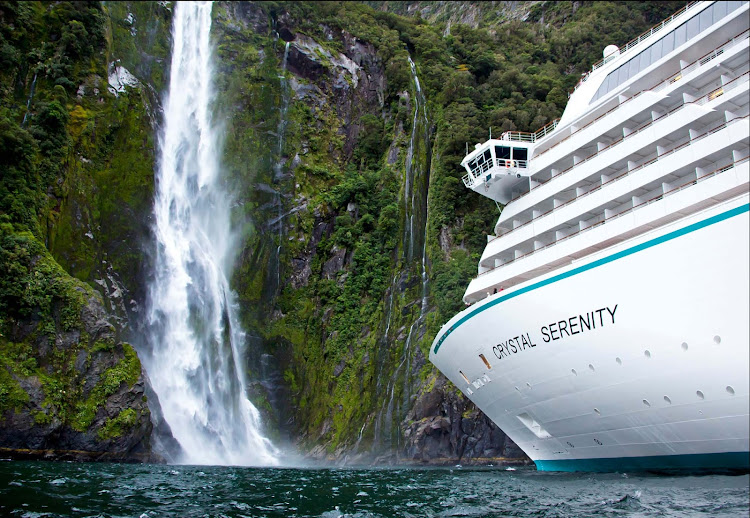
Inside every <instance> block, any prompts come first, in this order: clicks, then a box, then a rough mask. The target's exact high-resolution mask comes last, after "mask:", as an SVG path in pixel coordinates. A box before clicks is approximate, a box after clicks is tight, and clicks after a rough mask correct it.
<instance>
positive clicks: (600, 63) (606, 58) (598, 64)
mask: <svg viewBox="0 0 750 518" xmlns="http://www.w3.org/2000/svg"><path fill="white" fill-rule="evenodd" d="M696 4H698V2H690V3H689V4H687V5H686V6H685V7H683V8H682V9H680V10H679V11H677V12H676V13H674V14H673V15H672V16H670V17H669V18H667V19H665V20H664V21H662V22H661V23H660V24H658V25H654V26H653V27H651V29H649V30H647V31H646V32H644V33H643V34H641V35H640V36H638V37H637V38H634V39H632V40H630V41H629V42H628V43H626V44H625V46H624V47H623V48H621V49H618V50H616V51H615V52H613V53H612V54H609V55H607V56H604V57H603V58H602V59H600V60H599V61H597V62H596V63H594V64H593V65H592V67H591V70H590V71H589V72H586V73H585V74H583V76H582V77H581V79H580V80H579V81H578V83H577V84H576V85H575V87H574V88H573V91H572V92H571V94H572V93H573V92H575V91H576V90H577V89H578V87H579V86H581V85H582V84H583V83H585V82H586V81H587V80H588V78H589V76H590V75H591V73H592V72H594V71H595V70H597V69H599V68H601V67H602V66H603V65H604V64H605V63H609V62H610V61H611V60H612V57H613V56H614V55H617V56H622V55H623V54H625V53H626V52H627V51H629V50H630V49H632V48H633V47H635V46H636V45H638V44H639V43H640V42H642V41H643V40H645V39H646V38H648V37H649V36H651V35H652V34H656V33H657V32H659V31H660V30H662V29H663V28H664V27H666V26H667V25H669V23H671V22H672V20H674V19H675V18H677V17H678V16H680V15H682V14H683V13H685V12H687V11H688V10H689V9H691V8H692V7H694V6H695V5H696ZM568 95H569V96H570V94H568Z"/></svg>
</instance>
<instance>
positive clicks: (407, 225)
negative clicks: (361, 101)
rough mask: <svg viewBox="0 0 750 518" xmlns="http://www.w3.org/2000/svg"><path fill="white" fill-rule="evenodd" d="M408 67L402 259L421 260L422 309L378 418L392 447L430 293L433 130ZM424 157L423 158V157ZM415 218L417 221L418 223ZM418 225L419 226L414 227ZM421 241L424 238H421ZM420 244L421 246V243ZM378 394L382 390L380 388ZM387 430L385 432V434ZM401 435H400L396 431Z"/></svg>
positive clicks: (383, 441)
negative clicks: (410, 96)
mask: <svg viewBox="0 0 750 518" xmlns="http://www.w3.org/2000/svg"><path fill="white" fill-rule="evenodd" d="M408 60H409V66H410V68H411V74H412V81H413V84H414V91H415V95H414V118H413V120H412V129H411V138H410V139H409V147H408V149H407V152H406V160H405V169H406V171H405V178H404V214H405V216H404V236H403V240H402V249H403V254H402V259H403V265H404V267H405V268H410V267H411V266H412V265H413V264H414V263H415V262H416V260H417V259H418V260H419V263H418V268H420V277H421V281H422V294H421V295H422V297H421V309H420V314H419V317H418V318H417V319H416V320H415V321H414V322H413V323H412V324H411V326H410V327H409V333H408V334H407V337H406V341H405V342H404V348H403V351H402V354H401V359H400V361H399V364H398V366H397V367H396V370H395V371H394V372H393V374H392V375H391V377H390V380H389V382H388V385H387V388H386V394H385V395H386V397H387V398H388V402H387V403H386V405H385V406H384V407H382V408H381V410H380V412H379V414H378V417H377V419H376V421H375V440H376V441H378V442H379V443H380V445H381V446H387V447H390V446H392V444H391V443H392V434H393V415H394V413H395V412H397V411H398V408H396V406H397V405H398V404H399V402H398V401H396V398H395V395H396V390H397V387H398V386H399V380H402V383H401V384H400V387H401V395H402V399H401V402H400V405H401V407H400V408H401V409H402V410H404V409H406V408H407V407H408V404H409V400H410V398H411V386H412V383H413V380H412V376H411V370H412V360H413V356H414V351H413V343H414V340H415V337H416V336H417V335H418V334H419V333H418V331H419V327H420V326H421V325H422V324H423V323H424V319H425V316H426V314H427V295H428V277H427V246H426V244H427V240H426V227H427V187H428V180H429V178H428V176H429V160H430V129H429V120H428V118H427V108H426V101H425V98H424V93H423V92H422V87H421V84H420V82H419V77H418V76H417V67H416V65H415V64H414V62H413V61H412V59H411V57H409V58H408ZM422 158H423V159H424V160H420V159H422ZM415 218H416V222H415ZM415 224H416V226H417V228H415ZM418 240H421V241H418ZM419 245H421V246H419ZM416 246H419V248H418V250H419V251H420V252H421V255H420V256H418V257H415V254H414V251H415V247H416ZM397 289H398V276H397V277H395V278H394V279H393V282H392V283H391V289H390V296H389V301H388V307H387V311H386V314H387V325H386V332H385V337H384V341H385V345H386V346H387V344H388V330H389V329H390V325H391V324H390V322H391V311H392V307H393V294H394V293H395V292H396V290H397ZM378 393H380V392H379V391H378ZM384 433H385V435H383V434H384ZM396 437H397V438H398V437H399V434H396Z"/></svg>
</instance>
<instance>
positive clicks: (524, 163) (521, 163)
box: [462, 158, 529, 189]
mask: <svg viewBox="0 0 750 518" xmlns="http://www.w3.org/2000/svg"><path fill="white" fill-rule="evenodd" d="M495 165H496V166H497V167H499V168H505V169H513V170H515V169H527V168H528V165H529V162H528V160H506V159H505V158H496V159H495ZM492 168H493V164H492V162H491V161H489V162H485V163H484V164H482V165H481V166H480V167H478V168H477V170H476V171H472V172H471V173H467V174H465V175H464V176H463V178H462V180H463V182H464V185H465V186H466V187H468V188H469V189H471V188H472V187H473V186H474V184H475V183H476V181H477V180H478V179H479V178H480V177H481V176H482V175H483V174H484V173H486V172H488V171H490V170H491V169H492Z"/></svg>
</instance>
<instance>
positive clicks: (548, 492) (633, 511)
mask: <svg viewBox="0 0 750 518" xmlns="http://www.w3.org/2000/svg"><path fill="white" fill-rule="evenodd" d="M749 484H750V479H749V478H748V476H747V475H738V476H719V475H710V476H708V475H707V476H683V477H667V476H656V475H631V474H622V473H620V474H617V473H614V474H596V475H594V474H563V473H542V472H537V471H535V470H534V469H533V468H531V469H525V468H519V469H518V470H517V471H506V470H504V469H503V468H458V467H457V468H452V469H450V468H441V469H416V468H389V469H296V468H294V469H293V468H287V469H259V468H234V467H207V466H148V465H119V464H73V463H43V462H11V461H6V462H0V516H24V517H34V518H41V517H53V516H97V517H99V516H102V517H105V516H106V517H109V516H113V517H114V516H118V517H119V516H133V517H141V518H153V517H162V516H179V517H192V516H212V517H213V516H218V517H221V516H231V517H253V518H257V517H303V516H304V517H307V516H310V517H321V518H334V517H357V518H360V517H361V518H365V517H396V516H403V517H417V516H420V517H421V516H429V517H432V516H435V517H449V516H464V517H465V516H471V517H495V516H519V517H525V516H540V517H541V516H545V517H555V516H557V517H562V516H575V517H579V516H582V517H583V516H597V517H598V516H649V517H650V516H668V517H689V516H711V517H713V516H732V517H735V516H748V506H749V505H750V501H749V499H750V496H748V486H749Z"/></svg>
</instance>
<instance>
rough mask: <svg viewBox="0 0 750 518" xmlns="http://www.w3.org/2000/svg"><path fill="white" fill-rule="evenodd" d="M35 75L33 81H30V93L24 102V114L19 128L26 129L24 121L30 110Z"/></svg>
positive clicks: (34, 86)
mask: <svg viewBox="0 0 750 518" xmlns="http://www.w3.org/2000/svg"><path fill="white" fill-rule="evenodd" d="M36 76H37V75H36V74H34V79H33V80H32V81H31V91H30V92H29V98H28V100H27V101H26V113H24V114H23V121H22V122H21V127H22V128H25V127H26V120H27V119H28V118H29V110H31V101H32V99H34V90H35V89H36Z"/></svg>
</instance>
